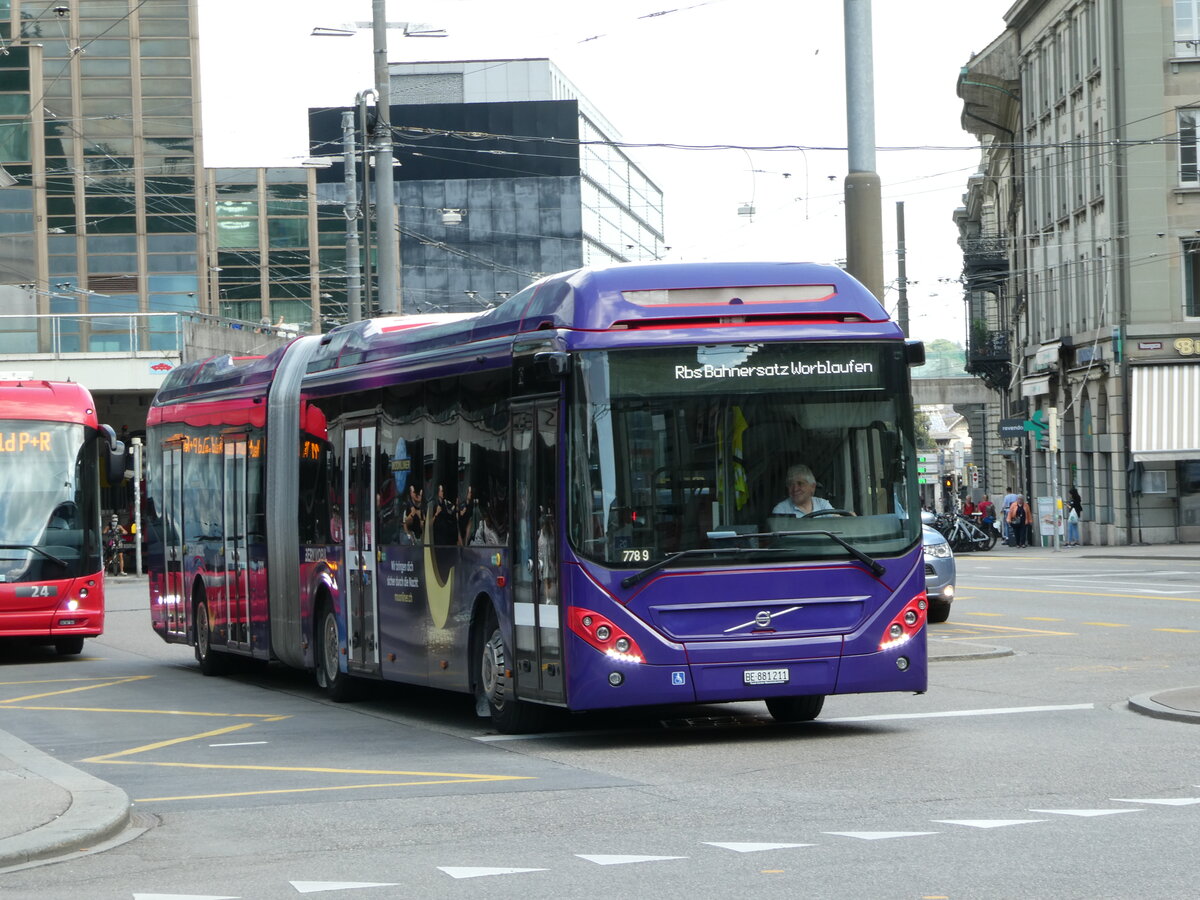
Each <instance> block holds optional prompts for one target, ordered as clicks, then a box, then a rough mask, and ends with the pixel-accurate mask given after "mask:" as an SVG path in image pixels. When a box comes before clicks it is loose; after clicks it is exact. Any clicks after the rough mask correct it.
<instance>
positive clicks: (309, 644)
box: [148, 263, 927, 732]
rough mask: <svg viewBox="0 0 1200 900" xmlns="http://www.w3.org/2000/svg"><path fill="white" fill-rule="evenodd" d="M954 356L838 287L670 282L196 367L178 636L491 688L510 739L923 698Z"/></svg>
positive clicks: (211, 651)
mask: <svg viewBox="0 0 1200 900" xmlns="http://www.w3.org/2000/svg"><path fill="white" fill-rule="evenodd" d="M923 357H924V351H923V348H922V345H921V344H920V343H918V342H912V341H906V340H905V338H904V335H903V334H902V332H901V331H900V329H899V328H898V327H897V325H896V324H895V323H893V322H891V321H889V319H888V317H887V314H886V312H885V311H884V309H883V308H882V307H881V306H880V304H879V302H878V301H877V300H876V299H875V298H874V297H873V296H872V295H871V294H870V292H868V291H867V290H866V289H865V288H863V287H862V285H860V284H858V283H857V282H856V281H854V280H853V279H852V278H850V277H849V276H848V275H846V274H845V273H844V272H842V271H841V270H839V269H837V268H834V267H829V266H820V265H813V264H807V263H695V264H664V263H655V264H645V265H642V264H631V265H622V266H613V267H611V268H603V269H580V270H578V271H574V272H567V273H563V274H560V275H554V276H550V277H547V278H543V279H541V280H540V281H538V282H536V283H535V284H532V285H530V286H529V287H527V288H525V289H524V290H522V291H520V292H519V293H516V294H514V295H513V296H511V297H509V298H508V299H507V300H505V301H504V302H503V303H502V304H500V305H499V306H497V307H495V308H493V309H491V310H488V311H487V312H483V313H480V314H478V315H469V316H455V315H446V316H425V317H394V318H383V319H374V320H370V321H365V322H360V323H354V324H350V325H346V326H342V327H340V328H337V329H335V330H334V331H332V332H331V333H329V334H326V335H323V336H310V337H303V338H299V339H297V340H295V341H293V342H292V343H290V344H288V345H287V346H286V347H284V348H282V349H281V350H279V351H276V352H275V353H274V354H272V355H271V356H269V357H264V358H252V359H241V360H234V359H231V358H228V357H225V358H221V359H215V360H208V361H206V362H204V363H197V364H193V365H189V366H185V367H181V368H180V369H178V370H176V371H175V372H173V373H172V374H171V376H170V377H169V378H168V380H167V382H166V383H165V384H164V386H163V388H162V390H161V391H160V392H159V395H158V396H157V397H156V399H155V401H154V407H153V409H152V411H151V415H150V421H149V445H150V452H149V463H150V475H149V480H148V489H149V495H150V497H151V499H152V500H153V501H154V505H155V515H154V517H153V522H152V523H151V531H150V533H151V535H152V544H153V545H155V546H157V547H159V550H157V551H154V550H152V552H151V553H150V554H149V559H150V566H151V593H152V597H151V601H152V603H151V606H152V617H153V619H154V625H155V628H156V630H157V631H158V632H159V633H160V635H162V636H163V637H164V639H166V640H168V641H179V642H186V643H190V644H193V645H195V647H196V654H197V658H198V659H199V660H200V662H201V668H202V669H203V670H204V671H205V672H214V671H217V670H219V669H220V668H221V666H222V664H223V663H226V662H228V661H229V659H230V657H231V656H235V655H242V656H249V657H257V658H262V659H275V660H279V661H281V662H284V663H287V664H289V665H293V666H296V667H302V668H307V669H309V670H312V671H313V672H314V673H315V675H316V679H317V682H318V683H319V684H320V685H321V686H322V687H323V688H324V689H325V690H326V691H327V692H328V693H329V694H330V695H331V696H332V697H334V698H335V699H348V698H349V697H350V696H351V695H352V694H353V692H354V689H355V687H356V686H358V685H360V684H361V683H362V681H363V680H366V679H376V680H385V681H398V682H406V683H412V684H422V685H427V686H430V687H434V688H441V689H446V690H453V691H461V692H467V693H471V694H473V695H474V697H475V699H476V704H477V709H478V710H479V712H480V714H481V715H484V716H490V717H491V719H492V722H493V724H494V726H495V727H496V728H498V729H499V730H501V731H506V732H520V731H527V730H531V729H536V728H538V727H541V726H542V725H543V723H544V721H545V714H546V713H547V711H548V710H550V709H552V708H555V707H557V708H560V709H567V710H571V711H584V710H599V709H612V708H617V707H628V706H647V705H658V704H695V703H720V702H731V701H752V700H754V701H756V700H762V701H765V702H766V706H767V709H768V711H769V712H770V714H771V715H772V716H773V717H774V718H776V719H778V720H781V721H803V720H808V719H812V718H814V717H815V716H817V715H818V714H819V712H820V710H821V707H822V704H823V703H824V699H825V697H826V695H829V694H843V693H858V692H872V691H906V692H918V693H919V692H922V691H924V690H925V688H926V678H927V665H926V647H925V640H926V635H925V623H926V597H925V593H924V584H925V570H924V561H923V558H922V553H921V524H920V516H919V503H918V495H917V479H916V474H915V471H916V470H915V462H914V461H915V455H914V449H913V447H914V445H913V410H912V398H911V393H910V386H909V374H908V370H909V367H910V366H913V365H920V364H921V363H922V362H923ZM155 534H156V535H157V536H158V537H157V540H155V539H154V538H153V535H155ZM231 591H232V592H234V594H236V596H235V597H232V598H231V596H230V592H231Z"/></svg>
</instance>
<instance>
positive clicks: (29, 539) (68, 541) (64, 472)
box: [0, 419, 100, 582]
mask: <svg viewBox="0 0 1200 900" xmlns="http://www.w3.org/2000/svg"><path fill="white" fill-rule="evenodd" d="M97 452H98V451H97V441H96V440H95V432H94V431H91V429H88V428H85V427H84V426H83V425H79V424H71V423H64V422H42V421H31V420H27V419H25V420H0V483H2V484H4V485H5V488H4V490H3V491H0V582H28V581H47V580H52V579H65V578H75V577H78V576H80V575H83V574H85V573H88V572H95V571H97V570H99V568H100V561H99V546H100V541H99V536H98V534H97V531H98V529H99V522H100V514H99V511H98V508H97V504H98V502H99V487H98V483H97V474H96V473H97V468H98V467H97Z"/></svg>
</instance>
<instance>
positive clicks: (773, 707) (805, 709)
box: [767, 694, 825, 722]
mask: <svg viewBox="0 0 1200 900" xmlns="http://www.w3.org/2000/svg"><path fill="white" fill-rule="evenodd" d="M824 705H825V695H824V694H810V695H808V696H806V697H772V698H770V699H769V700H767V712H769V713H770V714H771V718H772V719H774V720H775V721H776V722H811V721H812V720H813V719H815V718H816V717H817V716H819V715H820V714H821V707H823V706H824Z"/></svg>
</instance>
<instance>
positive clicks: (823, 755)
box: [0, 547, 1200, 900]
mask: <svg viewBox="0 0 1200 900" xmlns="http://www.w3.org/2000/svg"><path fill="white" fill-rule="evenodd" d="M1179 556H1180V557H1182V558H1177V559H1153V558H1149V555H1148V554H1136V553H1133V554H1128V555H1125V556H1122V557H1119V558H1111V559H1110V558H1107V557H1105V556H1103V555H1101V554H1100V553H1098V552H1097V553H1095V554H1088V555H1083V554H1081V553H1079V552H1078V551H1076V552H1074V553H1060V554H1051V553H1048V552H1044V551H1040V552H1034V553H1021V552H1020V551H1013V550H1005V549H1003V548H999V547H998V548H996V550H994V551H992V552H991V553H986V554H978V555H975V556H970V555H964V556H960V558H959V597H958V599H957V600H956V601H955V606H954V609H953V612H952V614H951V617H950V621H949V622H947V623H946V624H944V625H936V626H932V627H931V636H932V637H936V638H938V639H942V640H951V641H955V642H961V643H962V644H963V646H969V645H971V644H986V645H989V646H995V645H1003V646H1006V647H1009V648H1011V649H1012V651H1013V652H1012V654H1011V655H1005V656H988V657H984V658H976V659H961V660H955V661H947V662H940V663H936V664H935V665H934V666H933V668H932V673H931V685H930V690H929V692H928V693H927V694H925V695H921V696H911V695H856V696H847V697H835V698H830V699H829V700H828V701H827V703H826V706H825V710H824V712H823V713H822V717H821V719H819V720H818V721H817V722H814V723H811V724H807V725H801V726H790V727H785V726H779V725H776V724H774V723H773V722H771V720H770V719H769V718H768V717H767V716H766V712H765V709H764V708H763V707H762V706H761V705H760V704H741V705H736V706H726V707H709V708H706V709H700V710H690V711H688V712H687V713H686V714H685V713H682V712H680V711H677V710H672V711H666V712H664V711H658V712H656V713H654V714H647V713H638V714H629V713H625V714H621V715H619V716H609V717H605V718H602V719H601V718H598V717H595V718H592V717H589V718H582V719H573V720H571V721H570V722H567V723H564V730H563V731H560V732H556V733H548V734H542V735H536V736H529V737H523V738H511V737H507V736H499V735H495V734H493V733H491V732H490V731H489V729H488V728H487V723H486V722H484V721H483V720H479V719H476V718H475V716H474V713H473V707H472V704H471V703H470V702H469V700H467V699H466V698H458V697H453V696H446V695H443V694H437V693H434V692H428V691H418V690H412V689H401V688H385V689H381V690H379V691H377V692H375V693H374V695H373V696H372V697H370V698H369V699H367V700H365V701H363V702H360V703H356V704H353V705H338V704H332V703H329V702H327V701H326V700H324V699H323V698H322V697H321V696H320V694H319V693H318V692H317V691H316V689H315V687H313V686H312V685H310V684H309V682H308V680H307V678H305V677H303V676H301V675H299V674H296V673H290V672H286V671H284V670H282V669H279V668H276V667H272V668H271V669H269V670H261V669H259V670H254V671H248V672H244V673H240V674H238V675H235V676H232V677H228V678H221V679H207V678H204V677H203V676H201V675H200V674H199V673H198V671H197V670H196V668H195V664H194V662H193V660H192V658H191V655H190V652H189V651H188V650H187V649H185V648H180V647H170V646H167V645H165V644H162V643H161V642H160V641H159V639H158V638H157V637H156V636H154V635H153V634H152V633H151V632H150V628H149V623H148V615H147V613H146V611H145V606H146V601H145V598H144V596H142V594H141V590H142V585H141V584H140V583H139V582H136V581H133V580H130V582H127V583H126V584H125V585H123V586H122V587H121V588H119V589H118V590H117V591H116V592H115V595H114V597H113V602H112V604H111V605H110V610H111V611H110V616H109V626H108V632H107V634H106V635H105V637H104V638H102V639H101V640H100V641H98V642H95V643H94V644H93V645H91V646H89V647H88V649H87V652H86V653H85V655H84V657H82V658H79V659H77V660H59V659H57V658H55V657H54V656H53V654H51V653H48V652H46V653H43V652H40V651H31V652H29V653H28V654H26V655H25V656H24V657H22V658H19V659H16V660H12V659H8V660H6V661H5V663H4V664H3V667H2V669H0V673H2V675H3V678H2V681H3V682H4V683H3V685H2V687H0V691H2V693H0V716H3V718H2V719H0V727H3V728H5V729H6V730H8V731H10V732H12V733H13V734H15V735H17V736H18V737H20V738H21V739H22V740H25V741H27V742H29V743H31V744H34V745H36V746H37V747H39V748H41V749H43V750H45V751H47V752H50V753H52V754H54V755H55V756H57V757H59V758H60V759H63V760H65V761H69V762H71V763H72V764H73V765H76V766H78V767H79V768H81V769H83V770H84V771H86V772H88V773H90V774H92V775H95V776H97V777H99V778H103V779H105V780H107V781H110V782H112V783H114V784H117V785H119V786H120V787H122V788H123V789H124V790H125V791H126V792H127V793H128V794H129V796H130V797H131V798H133V799H134V801H135V814H136V816H137V818H138V820H139V822H140V823H141V824H143V825H148V826H150V827H149V829H148V830H147V831H146V832H145V833H144V834H143V835H142V836H141V837H139V838H138V839H136V840H134V841H132V842H130V843H127V844H124V845H122V846H119V847H116V848H114V849H111V850H108V851H106V852H104V853H97V854H94V855H90V856H87V857H84V858H81V859H76V860H72V861H69V862H63V863H58V864H54V865H49V866H43V867H39V868H34V869H28V870H24V871H19V872H12V873H10V874H6V875H2V876H0V891H4V893H5V895H6V896H9V895H11V896H14V897H25V896H28V897H35V896H36V897H39V898H57V897H64V898H65V897H72V898H77V897H78V896H80V893H79V892H80V886H81V885H86V895H87V896H88V897H89V898H131V897H141V898H145V900H150V898H155V897H166V896H172V897H183V896H190V897H209V898H214V897H239V898H240V897H245V898H263V900H273V898H284V897H295V896H297V895H298V894H302V893H310V892H313V893H315V892H318V891H319V892H321V893H323V894H326V895H330V896H338V897H346V898H350V900H357V898H371V897H379V898H383V897H431V896H432V897H459V896H461V897H481V896H482V897H508V896H520V897H522V898H540V897H547V898H549V897H554V898H575V897H580V898H584V897H595V896H615V895H620V894H622V893H626V892H628V893H638V894H642V893H646V892H652V893H653V894H654V895H656V896H661V897H687V898H695V897H697V896H705V897H725V896H730V897H733V896H738V897H740V896H747V895H753V896H762V897H776V896H778V897H785V896H786V897H796V896H821V897H847V898H849V897H854V898H861V897H872V898H934V897H946V898H959V897H970V898H979V897H985V898H986V897H997V898H999V897H1004V898H1013V897H1035V896H1036V897H1039V898H1040V897H1046V896H1052V897H1056V898H1071V897H1079V898H1105V897H1114V898H1116V897H1132V896H1143V897H1144V896H1156V897H1184V896H1191V895H1192V894H1193V893H1194V890H1193V888H1192V882H1193V881H1194V877H1193V869H1194V864H1193V862H1192V860H1193V859H1194V847H1195V846H1196V844H1197V842H1198V839H1200V768H1198V766H1197V763H1196V755H1195V742H1196V738H1197V736H1198V735H1200V732H1197V731H1196V730H1195V727H1194V726H1191V725H1187V724H1183V723H1179V722H1171V721H1164V720H1159V719H1154V718H1149V717H1145V716H1139V715H1137V714H1135V713H1133V712H1131V711H1130V710H1129V709H1128V707H1127V705H1126V701H1127V699H1128V698H1129V697H1131V696H1134V695H1138V694H1144V693H1147V692H1151V691H1156V690H1162V689H1164V688H1169V687H1172V686H1175V685H1183V684H1200V654H1198V653H1197V648H1198V646H1200V644H1198V638H1200V586H1198V585H1197V574H1200V559H1197V558H1196V556H1195V555H1193V556H1192V558H1187V554H1184V553H1179Z"/></svg>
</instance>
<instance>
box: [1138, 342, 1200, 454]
mask: <svg viewBox="0 0 1200 900" xmlns="http://www.w3.org/2000/svg"><path fill="white" fill-rule="evenodd" d="M1132 406H1133V409H1132V413H1133V415H1132V417H1131V418H1132V422H1131V427H1130V435H1129V442H1130V452H1131V453H1132V454H1133V458H1134V459H1135V460H1136V461H1137V462H1142V463H1149V462H1172V461H1174V460H1177V459H1200V365H1184V364H1174V365H1166V366H1134V367H1133V398H1132Z"/></svg>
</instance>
